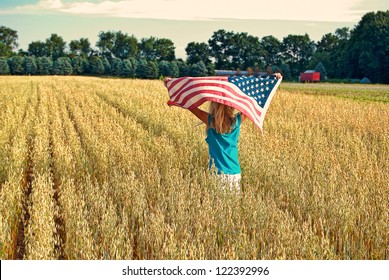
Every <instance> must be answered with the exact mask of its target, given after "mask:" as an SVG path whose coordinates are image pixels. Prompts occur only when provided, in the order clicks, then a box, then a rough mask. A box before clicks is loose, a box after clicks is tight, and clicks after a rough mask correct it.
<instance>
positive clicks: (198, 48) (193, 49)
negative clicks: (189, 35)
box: [185, 42, 211, 64]
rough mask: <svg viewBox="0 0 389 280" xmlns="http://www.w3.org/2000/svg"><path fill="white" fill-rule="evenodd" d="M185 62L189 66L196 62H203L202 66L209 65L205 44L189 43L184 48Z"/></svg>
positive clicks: (208, 54)
mask: <svg viewBox="0 0 389 280" xmlns="http://www.w3.org/2000/svg"><path fill="white" fill-rule="evenodd" d="M185 52H186V56H187V58H186V62H187V63H189V64H194V63H197V62H200V61H202V62H204V64H209V63H211V60H210V58H209V56H210V53H209V47H208V44H206V43H196V42H190V43H189V44H188V45H187V46H186V48H185Z"/></svg>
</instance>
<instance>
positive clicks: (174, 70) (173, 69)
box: [170, 61, 180, 78]
mask: <svg viewBox="0 0 389 280" xmlns="http://www.w3.org/2000/svg"><path fill="white" fill-rule="evenodd" d="M170 73H171V76H172V77H173V78H177V77H179V76H180V68H179V66H178V63H177V61H172V62H170Z"/></svg>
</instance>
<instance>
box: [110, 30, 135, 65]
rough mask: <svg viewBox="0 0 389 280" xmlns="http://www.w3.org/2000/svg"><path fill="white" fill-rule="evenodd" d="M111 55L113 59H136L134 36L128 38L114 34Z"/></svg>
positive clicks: (118, 33) (120, 33)
mask: <svg viewBox="0 0 389 280" xmlns="http://www.w3.org/2000/svg"><path fill="white" fill-rule="evenodd" d="M112 53H113V55H114V56H115V57H117V58H121V59H127V58H130V57H133V58H135V57H137V55H138V39H136V38H135V36H128V35H127V34H123V33H122V32H120V31H119V32H116V33H115V37H114V44H113V46H112Z"/></svg>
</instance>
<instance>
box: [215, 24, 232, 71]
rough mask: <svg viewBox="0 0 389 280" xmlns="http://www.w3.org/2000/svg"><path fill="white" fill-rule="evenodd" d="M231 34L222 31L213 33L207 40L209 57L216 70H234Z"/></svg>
mask: <svg viewBox="0 0 389 280" xmlns="http://www.w3.org/2000/svg"><path fill="white" fill-rule="evenodd" d="M233 37H234V33H233V32H227V31H225V30H224V29H220V30H218V31H215V32H214V33H213V35H212V37H211V38H210V39H209V40H208V45H209V50H210V56H211V57H213V58H214V59H215V67H216V69H226V70H228V69H231V70H234V68H235V67H234V66H233V64H232V48H233V44H232V43H233Z"/></svg>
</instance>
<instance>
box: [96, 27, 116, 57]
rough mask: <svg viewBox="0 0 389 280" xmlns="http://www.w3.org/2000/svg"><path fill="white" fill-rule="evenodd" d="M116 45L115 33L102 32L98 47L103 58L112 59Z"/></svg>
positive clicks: (99, 36)
mask: <svg viewBox="0 0 389 280" xmlns="http://www.w3.org/2000/svg"><path fill="white" fill-rule="evenodd" d="M114 44H115V33H114V32H112V31H107V32H104V31H101V32H100V33H99V35H98V40H97V43H96V47H98V48H99V51H100V55H101V56H105V57H108V58H111V57H112V50H113V46H114Z"/></svg>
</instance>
